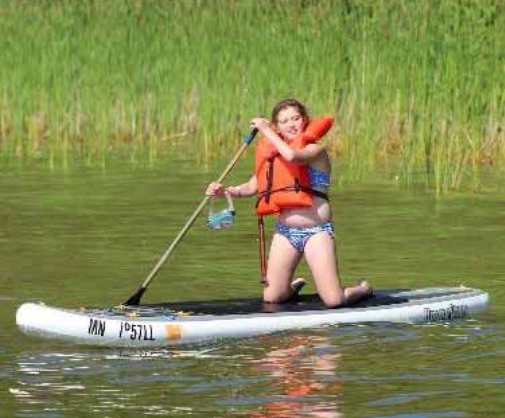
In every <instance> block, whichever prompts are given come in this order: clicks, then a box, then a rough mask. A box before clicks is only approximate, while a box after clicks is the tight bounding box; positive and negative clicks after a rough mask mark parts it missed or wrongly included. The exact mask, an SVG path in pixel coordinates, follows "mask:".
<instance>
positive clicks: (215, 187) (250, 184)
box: [205, 174, 258, 197]
mask: <svg viewBox="0 0 505 418" xmlns="http://www.w3.org/2000/svg"><path fill="white" fill-rule="evenodd" d="M225 193H229V194H230V195H231V196H232V197H248V196H254V195H255V194H257V193H258V179H257V178H256V174H254V175H253V176H252V177H251V178H250V179H249V180H248V181H247V182H245V183H242V184H240V185H238V186H230V187H226V188H225V187H224V186H223V185H222V184H218V183H214V182H213V183H210V184H209V186H208V187H207V191H206V192H205V194H206V195H208V196H224V194H225Z"/></svg>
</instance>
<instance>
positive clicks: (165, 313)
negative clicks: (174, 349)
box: [16, 287, 488, 347]
mask: <svg viewBox="0 0 505 418" xmlns="http://www.w3.org/2000/svg"><path fill="white" fill-rule="evenodd" d="M487 306H488V294H487V293H485V292H483V291H481V290H476V289H470V288H466V287H457V288H429V289H420V290H381V291H376V292H375V294H374V295H373V296H371V297H370V298H368V299H366V300H364V301H361V302H359V303H357V304H355V305H353V306H349V307H342V308H338V309H327V308H325V307H324V305H323V304H322V302H321V300H320V299H319V297H318V296H317V295H303V296H300V297H299V298H298V299H297V300H296V301H293V302H290V303H286V304H282V305H274V304H265V303H263V302H262V301H261V300H259V299H238V300H221V301H197V302H175V303H170V304H156V305H140V306H135V307H119V308H114V309H85V308H82V309H79V310H70V309H62V308H55V307H50V306H47V305H44V304H43V303H31V302H30V303H24V304H23V305H21V306H20V307H19V309H18V311H17V315H16V322H17V325H18V326H19V327H20V329H21V330H22V331H23V332H24V333H25V334H28V335H35V336H40V337H45V338H52V339H60V340H66V341H69V342H72V343H82V344H88V345H100V346H108V347H164V346H172V345H179V344H187V343H197V342H204V341H209V340H215V339H220V338H240V337H249V336H254V335H259V334H266V333H273V332H279V331H286V330H294V329H302V328H313V327H320V326H324V325H336V324H358V323H373V322H404V323H429V322H437V321H452V320H456V319H466V318H470V317H473V316H475V315H476V314H478V313H480V312H483V311H484V310H486V309H487Z"/></svg>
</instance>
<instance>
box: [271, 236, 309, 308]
mask: <svg viewBox="0 0 505 418" xmlns="http://www.w3.org/2000/svg"><path fill="white" fill-rule="evenodd" d="M301 256H302V255H301V254H300V253H299V252H298V251H296V249H295V248H294V247H293V246H292V245H291V243H290V242H289V240H288V239H287V238H286V237H284V236H282V235H280V234H277V233H276V234H274V236H273V239H272V244H271V245H270V254H269V256H268V267H267V280H268V284H267V285H266V286H265V288H264V290H263V300H264V301H265V302H270V303H281V302H284V301H286V300H288V299H289V298H290V297H291V296H292V295H293V289H292V288H291V280H292V278H293V274H294V272H295V269H296V267H297V266H298V263H299V262H300V259H301Z"/></svg>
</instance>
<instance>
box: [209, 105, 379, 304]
mask: <svg viewBox="0 0 505 418" xmlns="http://www.w3.org/2000/svg"><path fill="white" fill-rule="evenodd" d="M331 123H332V120H331ZM331 123H330V127H331ZM310 127H311V125H309V116H308V113H307V110H306V108H305V107H304V106H303V105H302V104H301V103H300V102H298V101H296V100H293V99H288V100H283V101H281V102H280V103H278V104H277V105H276V106H275V107H274V109H273V111H272V119H271V121H268V120H267V119H264V118H260V117H258V118H254V119H253V120H252V121H251V128H255V129H258V131H259V133H260V134H261V135H262V136H263V138H264V139H263V141H262V143H260V144H259V145H258V150H257V155H256V172H255V174H254V175H253V176H252V177H251V178H250V180H249V181H248V182H246V183H244V184H241V185H239V186H235V187H227V188H224V187H223V186H222V185H221V184H216V183H211V184H210V185H209V187H208V189H207V194H208V195H217V196H222V195H224V193H225V192H227V193H229V194H230V195H231V196H234V197H246V196H254V195H258V196H259V200H258V214H259V215H260V216H264V215H268V214H276V215H277V216H278V217H279V221H278V223H277V227H276V232H275V234H274V236H273V238H272V242H271V246H270V254H269V258H268V268H267V274H266V285H265V288H264V291H263V299H264V301H265V302H269V303H282V302H285V301H287V300H289V299H290V298H292V297H293V294H294V293H295V292H296V291H297V290H299V288H300V285H302V286H303V284H304V282H303V281H301V282H300V280H303V279H297V280H298V283H297V284H298V286H293V275H294V272H295V269H296V267H297V266H298V264H299V262H300V260H301V257H302V256H303V255H305V259H306V260H307V263H308V265H309V267H310V270H311V272H312V275H313V278H314V282H315V285H316V289H317V292H318V294H319V296H320V297H321V299H322V300H323V302H324V303H325V305H326V306H327V307H330V308H335V307H338V306H341V305H342V304H344V303H346V302H348V303H352V302H355V301H357V300H359V299H361V298H364V297H367V296H369V295H370V294H371V293H372V290H371V288H370V287H369V285H368V283H367V282H366V281H362V282H361V283H359V284H358V285H357V286H353V287H347V288H344V287H342V285H341V283H340V278H339V273H338V267H337V256H336V251H335V242H334V229H333V224H332V220H331V207H330V203H329V201H328V198H327V193H328V189H329V186H330V172H331V161H330V158H329V156H328V153H327V152H326V150H325V149H324V147H323V146H322V145H321V144H319V143H318V142H317V141H318V140H319V139H320V137H318V135H317V134H316V135H308V133H307V132H308V130H309V128H310ZM328 129H329V128H328ZM328 129H326V131H327V130H328ZM316 130H317V129H316ZM323 130H324V128H323ZM323 134H324V133H323ZM321 136H322V135H321ZM296 287H298V289H296Z"/></svg>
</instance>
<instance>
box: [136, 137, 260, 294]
mask: <svg viewBox="0 0 505 418" xmlns="http://www.w3.org/2000/svg"><path fill="white" fill-rule="evenodd" d="M257 133H258V130H257V129H253V130H252V131H251V133H250V134H249V135H247V136H246V137H245V138H244V143H243V144H242V146H241V147H240V149H239V150H238V151H237V153H236V154H235V157H234V158H233V159H232V160H231V161H230V162H229V164H228V166H227V167H226V168H225V169H224V171H223V172H222V173H221V175H220V176H219V178H218V179H217V181H216V183H222V182H223V180H224V179H225V178H226V176H228V174H229V173H230V171H231V170H232V168H233V167H234V166H235V164H236V163H237V161H238V160H239V158H240V156H241V155H242V154H243V152H244V151H245V149H246V148H247V147H248V146H249V144H250V143H251V142H252V140H253V139H254V137H255V136H256V134H257ZM210 198H211V196H205V198H204V199H203V200H202V202H201V203H200V205H198V207H197V208H196V210H195V211H194V212H193V215H191V217H190V218H189V219H188V221H187V222H186V225H184V227H183V228H182V230H181V232H179V234H178V235H177V237H176V238H175V239H174V241H173V242H172V244H170V247H168V249H167V250H166V251H165V254H163V256H162V257H161V258H160V260H159V261H158V263H157V264H156V265H155V266H154V268H153V269H152V270H151V272H150V273H149V275H148V276H147V278H146V279H145V280H144V283H142V288H144V289H146V288H147V286H149V283H151V281H152V280H153V279H154V277H155V276H156V274H157V273H158V271H159V270H160V268H161V267H162V266H163V264H164V263H165V261H166V260H167V259H168V257H170V254H172V252H173V251H174V250H175V247H177V244H179V242H180V241H181V240H182V239H183V238H184V236H185V235H186V233H187V232H188V231H189V229H190V228H191V226H192V225H193V224H194V223H195V221H196V219H197V218H198V216H199V215H200V213H201V212H202V210H203V209H204V208H205V206H206V205H207V203H208V202H209V199H210Z"/></svg>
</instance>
